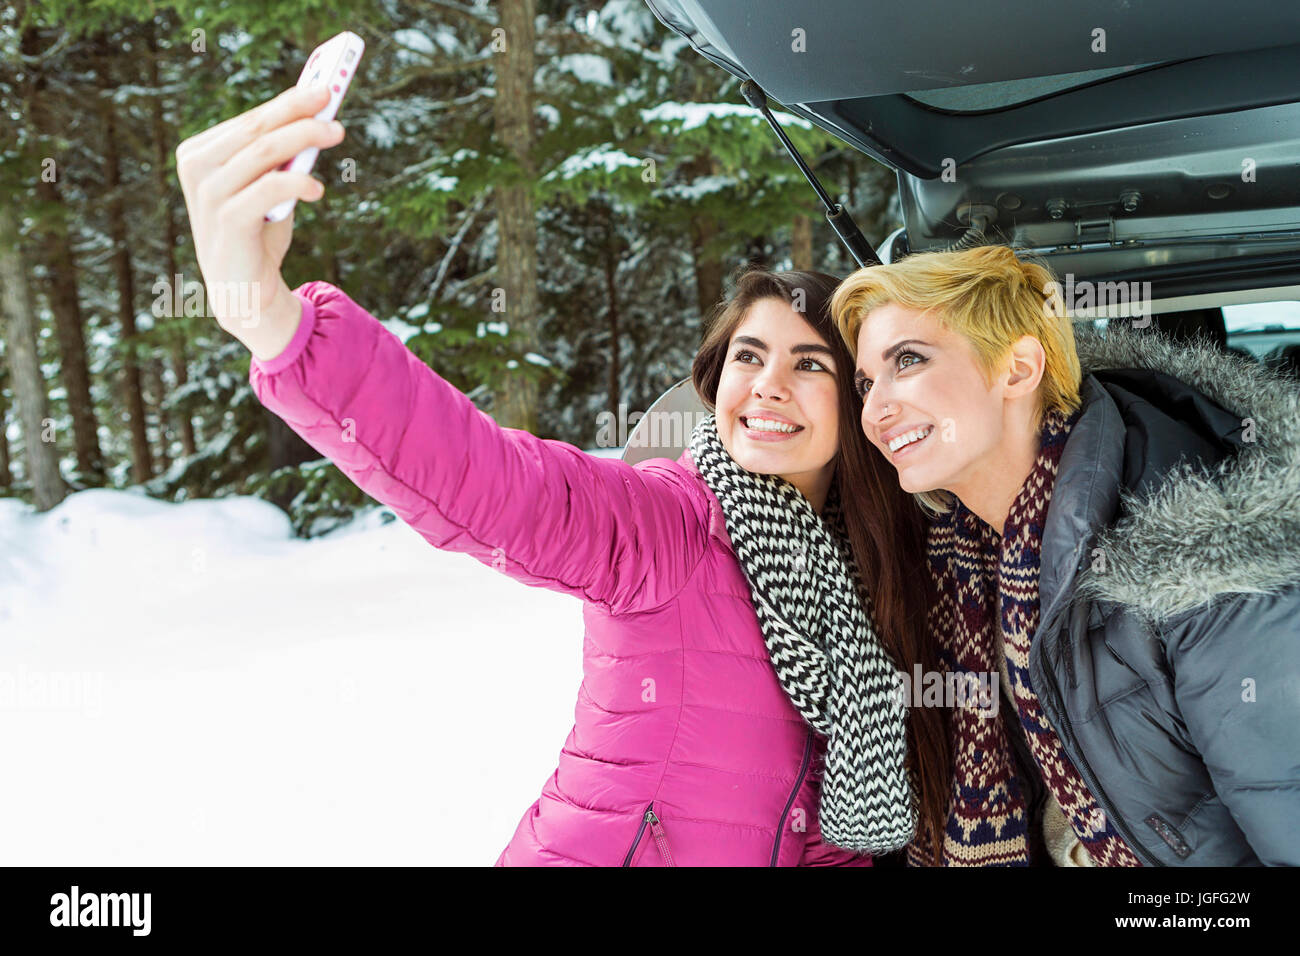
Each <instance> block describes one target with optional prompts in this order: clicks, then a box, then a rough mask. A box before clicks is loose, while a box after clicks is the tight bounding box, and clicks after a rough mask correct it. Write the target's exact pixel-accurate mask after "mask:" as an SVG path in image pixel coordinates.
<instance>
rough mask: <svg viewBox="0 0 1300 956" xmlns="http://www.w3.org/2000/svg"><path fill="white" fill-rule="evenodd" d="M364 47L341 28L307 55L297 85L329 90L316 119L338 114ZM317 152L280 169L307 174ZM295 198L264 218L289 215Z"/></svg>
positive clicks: (303, 154) (309, 152) (308, 152)
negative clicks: (328, 96) (335, 34)
mask: <svg viewBox="0 0 1300 956" xmlns="http://www.w3.org/2000/svg"><path fill="white" fill-rule="evenodd" d="M365 49H366V44H365V41H364V40H362V39H361V37H359V36H357V35H356V34H355V33H352V32H350V31H347V30H344V31H343V32H342V33H340V34H338V35H337V36H334V37H331V38H330V39H328V40H326V41H325V42H324V43H322V44H321V45H320V46H318V47H317V48H316V49H315V50H313V51H312V53H311V56H309V57H308V58H307V64H306V65H305V66H304V67H303V68H302V74H301V75H300V76H299V77H298V83H297V85H298V86H299V87H311V86H326V87H328V89H329V91H330V98H329V102H327V103H326V104H325V106H324V107H323V108H322V109H321V111H320V112H319V113H317V114H316V119H319V120H325V121H326V122H328V121H329V120H332V119H334V117H335V116H337V115H338V111H339V106H340V105H342V103H343V97H344V95H345V94H346V93H347V91H348V87H349V86H351V85H352V77H353V76H354V75H356V69H357V64H358V63H360V62H361V55H362V53H364V52H365ZM319 153H320V149H319V148H318V147H316V146H309V147H307V148H306V149H304V150H303V151H302V152H300V153H298V155H297V156H295V157H294V158H293V159H291V160H289V161H288V162H286V163H284V164H283V165H282V166H280V167H279V168H280V169H282V170H289V171H290V172H295V173H310V172H311V170H312V167H313V166H315V165H316V157H317V156H318V155H319ZM297 201H298V200H296V199H286V200H285V201H284V202H282V203H279V204H277V205H276V206H275V207H273V208H272V209H271V211H270V212H268V213H267V214H266V221H267V222H280V221H281V220H283V219H286V218H288V215H289V213H290V211H292V209H293V207H294V204H295V203H296V202H297Z"/></svg>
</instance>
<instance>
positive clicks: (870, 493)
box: [691, 268, 952, 863]
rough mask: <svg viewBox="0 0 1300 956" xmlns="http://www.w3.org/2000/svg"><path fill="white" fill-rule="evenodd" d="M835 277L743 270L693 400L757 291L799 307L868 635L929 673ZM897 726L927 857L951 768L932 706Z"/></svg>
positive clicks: (932, 650)
mask: <svg viewBox="0 0 1300 956" xmlns="http://www.w3.org/2000/svg"><path fill="white" fill-rule="evenodd" d="M839 281H840V280H839V279H837V278H835V277H834V276H831V275H827V274H826V273H824V272H769V271H767V270H765V269H755V268H750V269H747V270H745V271H743V272H742V273H741V274H740V275H739V277H738V278H737V279H736V287H735V291H734V292H733V293H732V295H731V297H730V298H729V299H728V300H726V301H725V302H722V303H719V304H718V305H717V306H715V308H714V310H713V312H712V314H711V316H710V318H709V324H708V328H707V331H706V333H705V336H704V341H703V343H702V344H701V345H700V350H699V352H698V353H696V356H695V361H694V363H693V365H692V367H691V379H692V381H693V382H694V383H695V390H696V392H698V393H699V396H700V399H701V401H703V402H704V403H705V404H706V405H707V406H708V408H709V410H710V411H714V410H715V408H716V405H715V403H716V402H717V397H718V382H719V380H720V379H721V377H722V369H723V367H724V366H725V365H726V362H727V357H728V351H729V348H728V346H729V345H730V343H731V335H732V333H733V332H734V331H735V329H736V327H737V326H738V325H739V324H740V323H741V322H742V321H744V319H745V316H746V315H747V314H748V313H749V310H750V308H751V307H752V306H753V305H754V303H755V302H758V301H759V300H760V299H767V298H772V299H779V300H780V301H782V302H784V303H786V304H787V305H789V306H790V307H791V308H793V309H794V310H795V311H796V312H799V313H801V314H802V315H803V318H804V319H805V320H806V321H807V322H808V324H809V325H811V326H812V327H813V328H814V329H815V330H816V331H817V334H818V335H820V336H821V338H822V340H823V341H824V342H825V343H826V345H827V346H828V347H829V348H830V349H831V352H832V354H833V355H834V356H835V374H836V380H837V384H838V387H839V408H840V420H839V438H840V441H839V451H838V452H837V453H836V456H835V458H834V459H833V461H834V463H835V471H834V475H833V477H832V479H831V480H832V484H833V485H835V486H836V488H837V490H838V491H839V495H840V501H841V502H842V503H843V512H844V524H845V527H846V529H847V531H848V536H849V546H850V547H851V548H852V549H853V556H854V558H855V559H856V560H857V563H858V567H859V568H860V569H861V572H862V578H863V580H862V582H861V586H862V588H863V589H864V591H865V593H866V595H867V596H868V597H869V599H870V604H869V605H868V609H869V611H870V613H871V615H872V619H873V623H874V625H875V628H876V633H877V634H878V635H879V636H880V639H881V642H882V644H883V645H884V647H885V650H886V651H887V652H888V653H889V654H890V656H891V657H892V658H893V661H894V664H895V666H896V667H898V668H899V669H900V670H902V671H903V673H904V674H906V675H907V677H908V679H909V681H910V679H911V678H912V676H913V673H914V667H915V665H917V664H920V665H921V669H922V671H923V672H924V673H934V672H937V671H938V647H937V644H936V642H935V641H933V640H931V639H930V635H929V634H928V633H927V631H926V627H925V620H926V610H927V607H926V605H927V603H928V600H929V594H928V591H927V590H926V589H925V586H924V582H925V580H926V571H925V563H926V551H925V524H924V519H923V515H922V513H921V511H920V509H919V508H918V507H917V506H916V504H915V502H914V501H913V500H912V496H911V495H909V494H907V492H905V491H903V490H902V488H900V487H899V484H898V477H897V475H896V474H895V473H894V470H893V469H892V468H890V467H889V465H888V463H887V462H886V461H884V459H883V458H882V457H881V455H880V454H879V453H878V452H877V451H876V450H875V449H874V448H873V447H871V445H869V444H868V442H867V438H866V436H865V435H864V434H863V433H862V424H861V420H860V412H861V408H862V402H861V399H859V398H858V397H857V395H856V394H855V393H854V390H853V369H854V367H855V363H854V360H853V356H852V355H851V354H850V353H849V350H848V347H847V346H846V345H845V343H844V339H843V338H842V337H841V336H840V334H839V331H838V330H837V329H836V327H835V323H834V322H833V321H832V319H831V314H830V300H831V296H832V294H833V293H834V292H835V288H836V286H837V285H839ZM907 726H908V734H907V737H908V742H907V754H908V763H909V765H910V768H911V770H912V773H913V774H914V780H915V784H916V788H917V796H918V799H919V804H920V808H919V812H918V822H919V827H923V828H925V830H928V831H929V835H930V838H931V839H930V845H931V846H932V847H933V848H935V862H936V863H937V862H938V861H939V853H940V852H941V850H942V848H943V831H944V827H945V826H946V824H947V819H948V800H949V794H950V786H951V774H952V770H951V752H950V749H949V745H948V714H947V712H946V711H945V710H944V709H943V708H942V707H910V708H909V709H908V720H907Z"/></svg>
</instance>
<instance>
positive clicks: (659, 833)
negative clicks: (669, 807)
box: [645, 810, 677, 866]
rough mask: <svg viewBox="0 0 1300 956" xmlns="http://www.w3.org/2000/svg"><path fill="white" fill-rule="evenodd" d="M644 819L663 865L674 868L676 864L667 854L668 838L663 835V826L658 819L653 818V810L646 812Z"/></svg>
mask: <svg viewBox="0 0 1300 956" xmlns="http://www.w3.org/2000/svg"><path fill="white" fill-rule="evenodd" d="M645 818H646V820H648V821H649V823H650V833H651V834H652V835H653V836H654V840H655V846H657V847H658V848H659V855H660V856H662V857H663V858H664V865H665V866H676V865H677V864H676V863H674V862H673V855H672V854H671V853H669V852H668V837H667V836H666V835H665V834H664V827H663V824H662V823H660V822H659V818H658V817H657V816H655V812H654V811H653V810H647V811H646V812H645Z"/></svg>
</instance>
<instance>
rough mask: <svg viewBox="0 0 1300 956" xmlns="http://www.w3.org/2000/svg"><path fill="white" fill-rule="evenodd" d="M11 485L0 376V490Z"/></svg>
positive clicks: (0, 377)
mask: <svg viewBox="0 0 1300 956" xmlns="http://www.w3.org/2000/svg"><path fill="white" fill-rule="evenodd" d="M13 486H14V474H13V469H11V468H10V467H9V408H8V407H7V406H6V405H5V390H4V376H0V491H4V492H8V491H9V490H10V489H12V488H13Z"/></svg>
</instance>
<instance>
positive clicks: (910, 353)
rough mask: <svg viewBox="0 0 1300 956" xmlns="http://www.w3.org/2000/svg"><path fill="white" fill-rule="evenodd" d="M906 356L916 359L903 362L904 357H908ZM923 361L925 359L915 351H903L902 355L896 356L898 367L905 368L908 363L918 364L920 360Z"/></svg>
mask: <svg viewBox="0 0 1300 956" xmlns="http://www.w3.org/2000/svg"><path fill="white" fill-rule="evenodd" d="M908 358H913V359H916V361H915V362H905V361H903V360H904V359H908ZM924 361H925V359H923V358H922V357H921V356H919V355H917V354H916V353H915V352H904V353H903V354H902V355H900V356H898V367H899V368H907V367H908V366H909V365H916V364H918V363H920V362H924Z"/></svg>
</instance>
